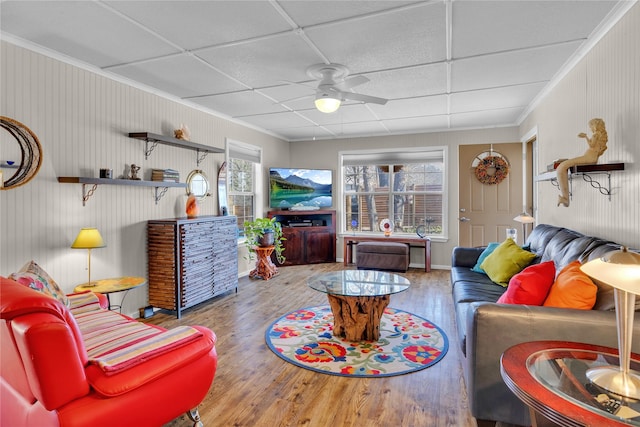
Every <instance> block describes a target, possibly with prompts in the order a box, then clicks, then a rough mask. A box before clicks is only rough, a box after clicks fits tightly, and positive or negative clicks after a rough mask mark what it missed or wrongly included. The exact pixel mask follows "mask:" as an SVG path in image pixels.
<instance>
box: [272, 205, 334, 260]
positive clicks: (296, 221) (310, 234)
mask: <svg viewBox="0 0 640 427" xmlns="http://www.w3.org/2000/svg"><path fill="white" fill-rule="evenodd" d="M267 215H268V217H269V218H273V217H276V220H277V221H278V222H279V223H280V224H282V234H283V236H284V237H285V239H287V240H285V241H283V242H282V244H283V246H284V248H285V249H284V252H283V255H284V256H285V258H286V260H285V262H284V264H282V265H301V264H316V263H321V262H335V261H336V211H333V210H324V209H321V210H313V211H269V213H268V214H267Z"/></svg>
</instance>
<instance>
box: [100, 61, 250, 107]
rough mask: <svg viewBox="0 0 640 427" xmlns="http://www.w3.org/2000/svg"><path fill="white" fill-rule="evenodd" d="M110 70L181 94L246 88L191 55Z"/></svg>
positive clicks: (193, 94) (209, 92)
mask: <svg viewBox="0 0 640 427" xmlns="http://www.w3.org/2000/svg"><path fill="white" fill-rule="evenodd" d="M110 71H112V72H114V73H116V74H120V75H122V76H125V77H127V78H130V79H132V80H135V81H138V82H141V83H143V84H145V85H148V86H151V87H154V88H156V89H159V90H161V91H164V92H167V93H170V94H173V95H175V96H178V97H191V96H195V95H203V94H204V95H206V94H216V93H221V92H231V91H238V90H244V89H246V88H245V87H244V86H241V85H239V84H237V83H236V82H234V81H233V80H230V79H228V78H227V77H225V76H224V75H222V74H220V73H218V72H217V71H215V70H214V69H212V68H211V67H209V66H207V65H205V64H203V63H202V62H201V61H198V60H197V59H195V58H193V57H192V56H191V55H189V54H182V55H176V56H171V57H166V58H161V59H157V60H153V61H147V62H142V63H139V64H133V65H125V66H122V67H117V68H112V69H110Z"/></svg>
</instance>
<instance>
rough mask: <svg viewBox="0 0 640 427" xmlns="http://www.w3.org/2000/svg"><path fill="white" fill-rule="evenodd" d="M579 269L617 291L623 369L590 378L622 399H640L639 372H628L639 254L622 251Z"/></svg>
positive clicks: (639, 289)
mask: <svg viewBox="0 0 640 427" xmlns="http://www.w3.org/2000/svg"><path fill="white" fill-rule="evenodd" d="M580 269H581V270H582V271H583V272H584V273H585V274H587V275H588V276H589V277H591V278H592V279H594V280H597V281H600V282H603V283H606V284H607V285H609V286H611V287H613V288H614V298H615V309H616V326H617V330H618V353H619V360H620V366H599V367H595V368H592V369H589V370H588V371H587V378H589V380H590V381H591V382H593V383H594V384H596V385H598V386H600V387H602V388H604V389H606V390H609V391H611V392H613V393H615V394H618V395H620V396H624V397H630V398H632V399H640V372H637V371H632V370H631V369H630V368H629V366H630V363H631V342H632V337H633V317H634V309H635V301H636V295H638V294H640V254H638V253H635V252H629V251H628V250H627V248H625V247H623V248H622V249H621V250H619V251H612V252H609V253H607V254H606V255H605V256H604V257H602V258H598V259H594V260H591V261H589V262H587V263H586V264H584V265H583V266H582V267H580Z"/></svg>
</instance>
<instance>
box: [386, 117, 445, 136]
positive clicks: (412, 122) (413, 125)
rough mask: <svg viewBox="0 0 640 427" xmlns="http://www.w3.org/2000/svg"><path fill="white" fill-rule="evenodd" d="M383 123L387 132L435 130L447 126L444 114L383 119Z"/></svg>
mask: <svg viewBox="0 0 640 427" xmlns="http://www.w3.org/2000/svg"><path fill="white" fill-rule="evenodd" d="M383 123H384V125H385V126H386V127H387V129H389V132H396V133H421V132H435V131H441V130H446V129H447V128H448V127H449V121H448V118H447V116H446V115H439V116H428V117H412V118H401V119H393V120H385V121H384V122H383Z"/></svg>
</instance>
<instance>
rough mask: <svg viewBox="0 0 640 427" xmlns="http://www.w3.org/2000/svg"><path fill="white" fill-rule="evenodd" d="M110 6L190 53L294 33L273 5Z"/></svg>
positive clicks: (145, 3)
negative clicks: (247, 23)
mask: <svg viewBox="0 0 640 427" xmlns="http://www.w3.org/2000/svg"><path fill="white" fill-rule="evenodd" d="M107 3H108V4H109V6H111V7H113V8H114V9H117V10H118V11H120V12H122V13H124V14H126V15H127V16H129V17H131V18H133V19H135V20H136V21H137V22H139V23H141V24H142V25H145V26H146V27H148V28H150V29H151V30H153V31H155V32H156V33H158V34H160V35H162V36H163V37H165V38H166V39H168V40H170V41H171V42H173V43H176V44H178V45H179V46H181V47H183V48H184V49H189V50H191V49H197V48H202V47H208V46H212V45H218V44H222V43H227V42H231V41H236V40H244V39H249V38H253V37H259V36H263V35H265V34H271V33H278V32H282V31H288V30H291V26H290V25H289V24H288V23H287V21H285V19H284V18H283V17H282V16H281V15H280V14H279V13H278V11H277V10H276V9H275V8H274V7H273V6H272V5H271V3H270V2H265V1H155V2H150V1H109V2H107ZM239 21H244V22H251V25H240V24H239Z"/></svg>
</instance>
